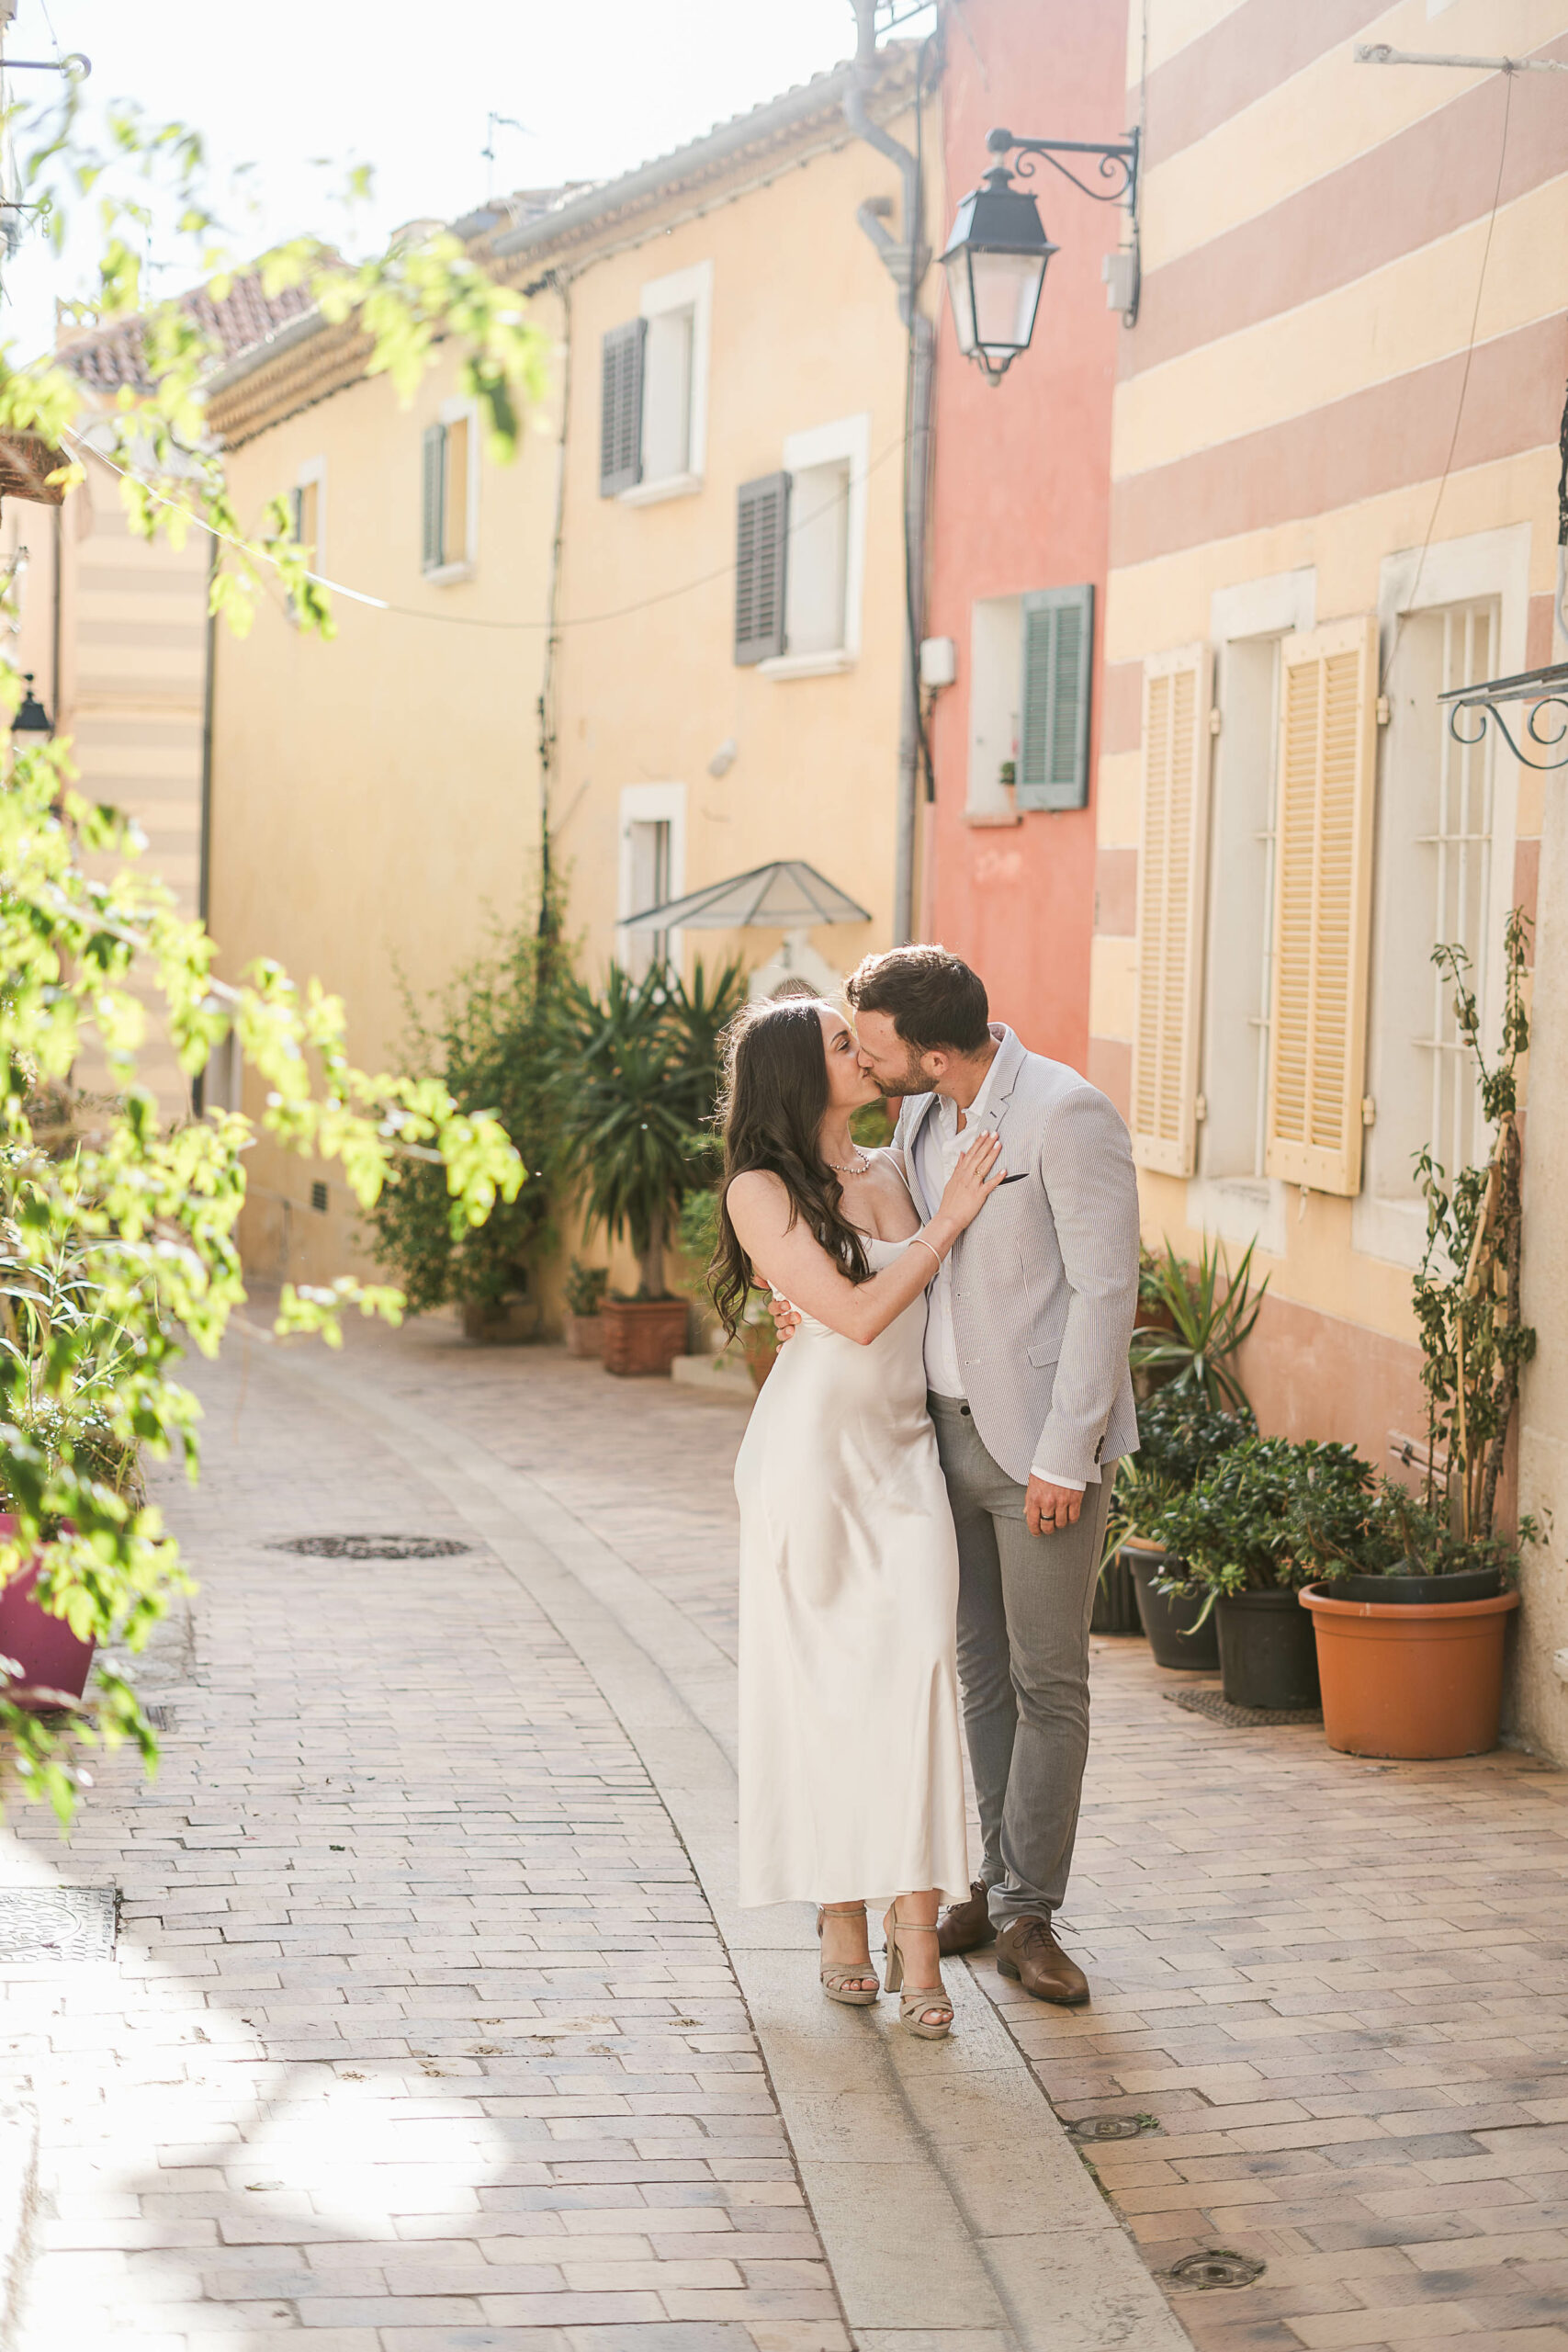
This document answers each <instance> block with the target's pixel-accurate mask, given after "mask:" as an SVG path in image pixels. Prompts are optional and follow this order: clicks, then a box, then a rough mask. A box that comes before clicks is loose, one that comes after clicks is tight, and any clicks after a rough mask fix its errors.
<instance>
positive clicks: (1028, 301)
mask: <svg viewBox="0 0 1568 2352" xmlns="http://www.w3.org/2000/svg"><path fill="white" fill-rule="evenodd" d="M986 145H987V149H988V150H989V152H990V153H992V154H993V155H1014V156H1016V157H1017V158H1018V159H1019V160H1018V161H1017V162H1016V163H1015V164H1014V165H1013V166H1012V168H1011V169H1009V167H1008V165H1007V164H995V165H993V167H992V169H991V170H990V171H988V172H987V174H986V176H985V178H984V179H983V180H982V181H981V183H980V185H979V187H976V188H972V189H971V190H970V192H969V194H968V195H967V196H966V197H965V198H964V201H963V203H962V204H961V205H960V206H959V208H958V217H957V219H956V220H954V221H953V234H952V235H951V236H950V237H949V239H948V241H947V245H946V249H945V250H944V252H943V254H942V267H943V269H944V270H945V271H946V273H947V294H948V300H949V302H950V303H951V304H952V306H953V327H954V329H955V330H956V333H957V335H958V348H959V350H960V351H961V352H963V354H964V357H965V358H966V359H973V360H975V361H976V364H977V365H978V366H979V367H980V368H982V369H983V370H984V372H985V376H986V380H987V383H991V384H999V383H1000V382H1001V379H1002V378H1003V377H1004V376H1005V375H1006V373H1007V371H1008V369H1009V368H1010V366H1011V365H1012V362H1013V361H1014V360H1015V359H1016V358H1017V357H1018V355H1019V353H1020V352H1021V351H1027V349H1028V348H1029V342H1030V337H1031V336H1032V334H1033V333H1034V318H1035V313H1036V311H1038V310H1039V307H1040V289H1041V288H1042V286H1043V283H1044V279H1045V268H1046V265H1047V263H1048V262H1049V261H1050V258H1051V256H1052V254H1054V253H1056V252H1058V251H1059V250H1060V248H1059V247H1058V246H1055V245H1054V244H1053V243H1051V240H1050V238H1049V237H1048V236H1047V235H1046V233H1045V230H1044V227H1043V223H1042V221H1041V219H1040V208H1039V206H1038V204H1037V203H1036V201H1035V198H1034V196H1033V194H1032V191H1031V190H1030V189H1029V188H1026V187H1018V186H1017V185H1016V182H1017V181H1019V180H1028V179H1032V177H1033V175H1034V158H1035V157H1036V156H1037V155H1038V156H1043V158H1044V160H1045V162H1046V163H1048V164H1051V165H1052V167H1053V168H1054V169H1055V170H1056V171H1058V172H1060V173H1061V175H1062V176H1063V178H1064V179H1068V180H1071V182H1072V184H1073V186H1074V187H1076V188H1077V189H1078V190H1079V192H1080V193H1081V194H1082V195H1084V196H1087V197H1090V198H1092V199H1093V200H1094V202H1095V203H1096V204H1124V205H1125V206H1126V208H1127V219H1128V224H1129V232H1130V233H1129V242H1128V244H1127V246H1125V247H1124V248H1123V249H1122V252H1121V253H1119V254H1111V256H1110V257H1109V259H1108V261H1107V265H1106V282H1107V285H1108V287H1109V288H1110V293H1109V300H1110V301H1111V307H1112V308H1113V309H1114V310H1119V311H1121V313H1122V318H1123V319H1124V320H1125V322H1126V323H1127V324H1128V325H1129V326H1131V325H1132V324H1133V322H1134V320H1135V319H1136V317H1137V315H1138V134H1137V132H1136V131H1135V130H1130V131H1129V132H1128V134H1127V136H1126V138H1125V139H1118V140H1109V141H1099V140H1086V139H1019V138H1016V137H1015V136H1014V135H1013V133H1012V132H1011V131H1010V130H993V131H991V132H990V133H989V135H988V136H987V141H986ZM1064 155H1098V156H1099V158H1100V178H1101V179H1102V180H1106V181H1109V182H1110V183H1111V185H1110V186H1108V187H1103V188H1100V187H1090V185H1089V182H1088V181H1086V180H1082V179H1080V178H1079V177H1078V175H1077V171H1076V170H1074V168H1073V167H1072V165H1071V164H1065V163H1064V162H1063V161H1062V157H1063V156H1064Z"/></svg>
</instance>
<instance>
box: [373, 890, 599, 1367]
mask: <svg viewBox="0 0 1568 2352" xmlns="http://www.w3.org/2000/svg"><path fill="white" fill-rule="evenodd" d="M567 977H568V976H567V973H566V968H565V966H564V963H563V961H562V957H561V953H560V950H559V947H558V944H557V942H556V941H555V938H554V935H553V933H541V932H540V931H539V930H538V929H537V928H536V925H535V924H534V923H532V922H530V923H528V924H527V925H525V926H519V927H518V928H517V929H516V930H514V931H513V932H504V931H500V930H498V931H496V932H495V933H494V934H493V935H492V937H491V941H490V944H489V945H488V946H487V947H486V948H485V950H484V952H483V953H482V954H480V955H479V956H477V957H476V958H475V960H474V961H473V962H472V963H471V964H469V965H468V966H467V967H465V968H464V969H463V970H462V971H460V972H458V973H457V974H456V975H455V976H454V978H452V979H451V980H450V981H449V982H448V983H447V985H446V987H445V988H444V989H441V990H440V991H439V992H438V993H437V995H436V996H435V997H434V1000H433V1001H432V1002H431V1004H430V1006H429V1007H428V1009H426V1010H422V1009H421V1008H419V1007H418V1006H417V1005H415V1004H414V1002H413V1001H412V998H410V997H409V996H408V993H407V991H406V990H405V992H404V1003H405V1012H406V1013H407V1017H408V1029H407V1038H406V1044H405V1047H404V1051H405V1054H406V1056H407V1058H408V1060H409V1063H410V1066H411V1067H412V1068H413V1069H417V1070H419V1071H420V1072H422V1073H427V1074H428V1075H429V1076H431V1077H432V1078H434V1079H438V1080H439V1081H440V1082H441V1084H442V1085H443V1086H445V1087H446V1090H447V1091H448V1092H449V1093H450V1094H451V1095H452V1097H453V1099H454V1100H455V1101H456V1102H457V1103H458V1104H459V1105H460V1106H461V1108H462V1109H463V1110H464V1111H466V1112H468V1113H479V1112H481V1111H482V1112H486V1113H489V1114H491V1115H493V1116H494V1117H495V1118H497V1119H499V1120H500V1121H501V1122H502V1125H503V1126H504V1127H505V1128H506V1131H507V1133H508V1134H509V1135H511V1136H513V1137H515V1138H516V1139H517V1140H518V1142H519V1143H520V1145H521V1147H522V1148H523V1151H524V1153H525V1159H526V1161H527V1169H528V1173H527V1175H526V1176H525V1179H524V1181H523V1183H522V1185H521V1186H520V1187H519V1189H518V1192H517V1195H516V1197H515V1199H513V1200H502V1201H498V1202H497V1203H496V1204H495V1207H494V1208H493V1209H492V1211H491V1215H490V1216H488V1217H487V1218H486V1219H485V1221H484V1223H483V1224H482V1225H478V1226H476V1225H474V1224H473V1223H472V1222H471V1220H470V1219H469V1218H468V1217H467V1216H464V1215H462V1214H460V1213H458V1212H457V1208H456V1204H455V1203H454V1200H453V1196H452V1192H451V1187H450V1185H449V1182H448V1180H447V1175H446V1170H445V1169H444V1168H443V1167H441V1166H440V1165H439V1164H438V1162H437V1161H436V1159H435V1158H434V1155H432V1156H430V1157H428V1158H414V1157H412V1156H410V1157H406V1158H403V1159H400V1160H399V1162H398V1163H397V1165H396V1166H395V1167H394V1169H393V1170H392V1173H391V1175H390V1176H389V1179H388V1181H387V1182H386V1183H385V1185H384V1186H383V1187H382V1189H381V1193H380V1195H379V1197H378V1200H377V1201H376V1203H375V1204H374V1205H373V1207H372V1208H371V1210H370V1212H369V1216H368V1219H367V1222H368V1225H369V1227H370V1232H371V1237H372V1241H371V1246H372V1249H373V1250H374V1252H375V1255H376V1257H377V1259H378V1261H379V1262H380V1263H381V1264H383V1265H386V1266H389V1267H391V1268H392V1269H393V1270H394V1271H395V1272H396V1273H397V1275H398V1277H399V1280H400V1283H401V1284H402V1288H403V1292H404V1295H405V1297H406V1299H407V1302H408V1305H409V1307H410V1308H411V1309H412V1312H413V1313H415V1314H428V1313H430V1312H431V1311H432V1310H433V1309H434V1308H436V1307H439V1306H447V1305H454V1304H455V1305H456V1306H457V1310H458V1314H459V1316H460V1317H461V1321H462V1328H463V1336H464V1338H465V1339H468V1340H477V1341H481V1342H488V1343H490V1344H491V1345H494V1344H497V1343H500V1344H503V1345H504V1344H512V1345H515V1344H517V1343H518V1342H520V1341H523V1340H533V1339H536V1338H537V1336H538V1332H539V1325H540V1305H539V1301H538V1298H537V1296H536V1283H535V1279H534V1268H535V1265H536V1261H538V1260H539V1259H540V1258H541V1257H543V1256H544V1255H545V1254H546V1253H547V1251H548V1250H550V1248H551V1247H552V1245H553V1231H552V1209H553V1202H552V1172H553V1169H554V1164H555V1162H556V1159H558V1134H557V1125H556V1119H555V1108H554V1103H555V1098H554V1094H553V1092H552V1091H551V1088H550V1085H549V1081H548V1074H547V1051H546V1041H547V1032H548V1030H549V1027H550V1024H551V1023H552V1020H553V1018H554V1014H555V1008H556V1004H557V1001H558V995H559V991H560V990H561V989H562V988H563V987H564V986H565V985H566V982H567Z"/></svg>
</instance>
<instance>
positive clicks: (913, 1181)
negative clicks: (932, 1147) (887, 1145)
mask: <svg viewBox="0 0 1568 2352" xmlns="http://www.w3.org/2000/svg"><path fill="white" fill-rule="evenodd" d="M935 1101H936V1096H935V1095H934V1094H922V1095H920V1096H919V1109H918V1110H916V1111H913V1112H911V1114H910V1116H909V1124H908V1128H907V1129H906V1130H905V1135H904V1169H905V1172H906V1174H907V1175H908V1180H909V1189H910V1191H911V1192H912V1193H914V1195H915V1198H916V1201H917V1203H918V1204H919V1206H920V1208H921V1209H922V1210H923V1211H924V1213H925V1215H926V1216H935V1214H936V1203H935V1202H934V1201H933V1200H931V1198H930V1196H929V1195H928V1193H927V1192H926V1186H925V1178H924V1176H923V1174H922V1172H921V1168H920V1155H919V1151H918V1150H917V1149H916V1146H917V1144H918V1143H919V1137H920V1131H921V1129H922V1127H923V1126H924V1125H925V1123H926V1119H927V1116H928V1114H930V1111H931V1104H932V1103H934V1102H935Z"/></svg>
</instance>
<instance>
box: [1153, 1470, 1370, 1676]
mask: <svg viewBox="0 0 1568 2352" xmlns="http://www.w3.org/2000/svg"><path fill="white" fill-rule="evenodd" d="M1368 1476H1370V1471H1369V1466H1368V1464H1366V1463H1365V1462H1363V1461H1362V1460H1361V1458H1360V1456H1359V1454H1358V1453H1356V1451H1355V1449H1354V1447H1353V1446H1348V1445H1330V1444H1320V1443H1318V1442H1315V1441H1312V1440H1309V1441H1308V1442H1305V1443H1303V1444H1295V1443H1292V1441H1291V1440H1290V1439H1289V1438H1282V1437H1269V1438H1264V1437H1245V1438H1243V1439H1242V1440H1241V1442H1239V1443H1238V1444H1236V1445H1234V1446H1232V1447H1230V1448H1229V1449H1228V1451H1226V1452H1225V1453H1222V1454H1221V1455H1220V1457H1219V1459H1218V1460H1217V1461H1216V1462H1215V1463H1214V1464H1213V1466H1212V1467H1211V1468H1210V1469H1209V1470H1208V1472H1207V1473H1206V1474H1205V1476H1203V1477H1202V1478H1201V1480H1200V1481H1199V1482H1198V1484H1197V1485H1196V1486H1195V1487H1193V1488H1192V1490H1191V1492H1190V1494H1186V1495H1181V1496H1179V1497H1177V1498H1176V1499H1175V1500H1174V1501H1172V1502H1170V1503H1168V1505H1167V1506H1166V1508H1165V1510H1163V1511H1161V1512H1160V1514H1159V1517H1158V1520H1157V1521H1156V1526H1157V1530H1158V1532H1159V1534H1160V1537H1161V1539H1162V1541H1163V1542H1164V1543H1165V1544H1166V1546H1167V1548H1168V1550H1169V1551H1171V1552H1173V1553H1175V1554H1176V1555H1178V1558H1179V1562H1180V1572H1179V1573H1178V1572H1176V1571H1174V1570H1173V1571H1172V1572H1171V1573H1170V1574H1169V1575H1168V1577H1165V1578H1163V1579H1162V1580H1161V1581H1162V1583H1163V1585H1164V1587H1165V1589H1168V1590H1170V1591H1177V1592H1181V1593H1184V1594H1189V1595H1190V1594H1192V1593H1199V1594H1201V1595H1202V1596H1203V1598H1204V1600H1205V1605H1206V1606H1212V1607H1213V1611H1214V1615H1215V1619H1216V1622H1217V1625H1218V1631H1219V1647H1220V1675H1221V1679H1222V1681H1223V1683H1224V1694H1225V1697H1226V1698H1227V1699H1228V1700H1229V1701H1230V1702H1231V1703H1232V1704H1233V1705H1234V1706H1238V1707H1261V1708H1267V1709H1269V1710H1271V1711H1275V1712H1285V1711H1292V1710H1298V1709H1303V1708H1308V1707H1315V1706H1316V1705H1317V1703H1318V1698H1319V1691H1318V1679H1317V1654H1316V1649H1315V1646H1314V1643H1313V1642H1312V1640H1311V1638H1310V1634H1309V1633H1308V1630H1307V1629H1308V1628H1309V1627H1310V1623H1311V1621H1310V1619H1308V1618H1306V1617H1305V1616H1303V1612H1302V1611H1301V1610H1300V1609H1299V1608H1298V1607H1297V1605H1296V1595H1297V1593H1298V1591H1299V1590H1300V1589H1301V1588H1302V1587H1303V1585H1306V1584H1309V1583H1311V1582H1312V1581H1313V1579H1314V1577H1316V1576H1317V1575H1318V1574H1319V1573H1320V1569H1319V1566H1318V1562H1317V1559H1316V1558H1315V1557H1314V1554H1313V1553H1312V1551H1311V1550H1310V1549H1309V1548H1308V1547H1307V1546H1306V1544H1304V1542H1303V1536H1302V1527H1303V1519H1304V1517H1305V1516H1306V1515H1307V1514H1308V1513H1309V1512H1312V1511H1315V1513H1316V1515H1317V1517H1318V1518H1319V1519H1320V1520H1323V1519H1328V1518H1332V1519H1335V1520H1340V1519H1342V1518H1343V1516H1344V1513H1345V1510H1346V1509H1347V1505H1348V1508H1349V1509H1350V1510H1356V1509H1358V1508H1359V1506H1360V1503H1361V1498H1362V1496H1363V1491H1364V1487H1365V1483H1366V1480H1367V1478H1368ZM1303 1635H1305V1638H1303Z"/></svg>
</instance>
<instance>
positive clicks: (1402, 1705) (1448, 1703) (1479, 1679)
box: [1300, 1584, 1519, 1758]
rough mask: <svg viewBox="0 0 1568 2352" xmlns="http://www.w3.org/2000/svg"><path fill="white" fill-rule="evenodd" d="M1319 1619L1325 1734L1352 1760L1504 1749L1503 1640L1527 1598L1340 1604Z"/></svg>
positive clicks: (1316, 1598)
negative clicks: (1500, 1729) (1500, 1737)
mask: <svg viewBox="0 0 1568 2352" xmlns="http://www.w3.org/2000/svg"><path fill="white" fill-rule="evenodd" d="M1300 1598H1301V1603H1302V1607H1303V1609H1310V1610H1311V1611H1312V1622H1313V1627H1314V1632H1315V1634H1316V1636H1317V1657H1318V1666H1319V1669H1320V1671H1321V1674H1322V1678H1323V1729H1324V1736H1325V1738H1326V1739H1327V1741H1328V1745H1329V1746H1330V1747H1337V1748H1338V1749H1339V1750H1340V1751H1341V1753H1342V1754H1344V1755H1346V1756H1398V1757H1406V1758H1420V1757H1427V1758H1432V1757H1442V1756H1484V1755H1485V1754H1486V1752H1487V1750H1488V1749H1489V1748H1493V1747H1496V1745H1497V1724H1498V1718H1499V1716H1500V1715H1501V1713H1502V1708H1503V1637H1504V1634H1505V1633H1506V1630H1507V1621H1508V1616H1509V1612H1510V1611H1513V1610H1515V1609H1517V1607H1518V1605H1519V1596H1518V1594H1517V1592H1499V1593H1495V1594H1494V1595H1493V1597H1492V1598H1491V1599H1490V1600H1437V1601H1428V1602H1425V1603H1423V1602H1412V1601H1407V1600H1382V1601H1380V1600H1337V1599H1336V1598H1335V1596H1334V1592H1333V1589H1332V1588H1331V1587H1330V1586H1327V1585H1321V1584H1318V1585H1309V1586H1308V1587H1307V1589H1306V1590H1305V1591H1304V1592H1303V1594H1302V1595H1301V1596H1300Z"/></svg>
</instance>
